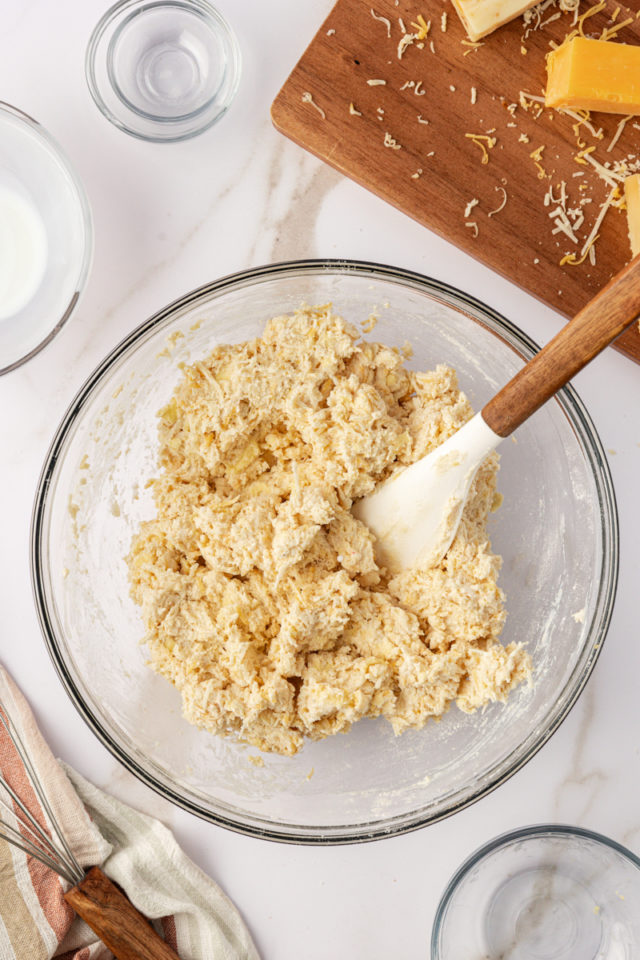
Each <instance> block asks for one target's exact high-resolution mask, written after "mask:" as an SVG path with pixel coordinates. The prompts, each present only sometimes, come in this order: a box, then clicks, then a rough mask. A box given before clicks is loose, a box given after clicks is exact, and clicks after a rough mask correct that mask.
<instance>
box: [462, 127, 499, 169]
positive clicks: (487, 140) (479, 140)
mask: <svg viewBox="0 0 640 960" xmlns="http://www.w3.org/2000/svg"><path fill="white" fill-rule="evenodd" d="M465 137H467V139H468V140H471V142H472V143H475V144H476V146H478V147H480V149H481V150H482V160H481V161H480V162H481V163H485V164H486V163H489V150H493V148H494V147H495V145H496V143H497V141H496V138H495V137H490V136H488V135H487V134H484V133H465Z"/></svg>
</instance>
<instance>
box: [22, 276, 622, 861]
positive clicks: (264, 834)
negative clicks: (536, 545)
mask: <svg viewBox="0 0 640 960" xmlns="http://www.w3.org/2000/svg"><path fill="white" fill-rule="evenodd" d="M331 272H334V273H336V274H337V275H340V276H342V275H350V274H352V275H356V276H360V277H365V278H366V277H371V278H379V279H382V280H387V281H391V282H396V283H401V284H402V285H403V286H407V285H408V286H410V287H413V288H414V289H418V290H420V291H421V292H423V293H427V294H428V295H430V296H432V297H434V298H436V299H437V298H439V299H440V300H444V302H445V304H448V305H449V306H452V307H454V309H458V310H459V311H460V312H463V313H466V314H467V316H470V317H471V319H473V321H474V322H475V323H479V324H480V325H481V326H483V327H484V328H485V329H487V330H488V331H489V332H491V333H493V334H494V335H498V336H500V337H501V339H502V340H503V342H504V343H505V344H506V345H507V346H509V347H510V348H511V349H512V350H514V352H516V353H517V354H518V355H519V356H521V357H522V355H523V352H524V355H525V356H527V355H533V354H534V353H535V352H537V351H538V350H539V347H538V346H537V344H536V343H535V341H533V340H532V339H531V338H530V337H529V336H528V335H527V334H525V333H524V332H523V331H521V330H520V329H519V328H518V327H517V326H516V325H515V324H513V323H511V321H509V320H507V319H506V318H505V317H503V316H502V314H500V313H499V312H498V311H496V310H493V309H492V308H491V307H488V306H487V305H485V304H483V303H482V302H481V301H480V300H478V299H477V298H475V297H473V296H471V295H470V294H467V293H464V292H463V291H461V290H459V289H458V288H456V287H454V286H452V285H450V284H447V283H444V282H442V281H439V280H435V279H434V278H431V277H428V276H426V275H424V274H421V273H418V272H416V271H412V270H407V269H404V268H401V267H392V266H387V265H384V264H379V263H375V262H371V261H365V260H350V259H340V258H320V259H304V260H288V261H283V262H279V263H273V264H267V265H264V266H259V267H253V268H249V269H246V270H242V271H238V272H236V273H233V274H228V275H227V276H224V277H221V278H220V279H218V280H214V281H211V282H210V283H206V284H203V285H201V286H199V287H197V288H195V289H194V290H192V291H190V292H189V293H187V294H185V295H184V296H182V297H179V298H177V299H176V300H174V301H173V302H171V303H169V304H168V305H167V306H165V307H163V308H162V309H160V310H159V311H157V312H156V313H154V314H153V315H152V316H151V317H149V318H148V319H147V320H145V321H143V322H142V323H141V324H140V325H139V326H138V327H136V328H135V329H134V330H133V331H132V332H131V333H130V334H128V335H127V336H126V337H125V338H124V339H123V340H121V341H120V343H118V344H117V345H116V346H115V347H114V348H113V349H112V350H111V351H110V352H109V353H108V354H107V356H106V357H105V358H104V359H103V360H102V361H101V363H99V364H98V366H97V367H96V368H95V369H94V370H93V372H92V373H91V374H90V375H89V377H88V378H87V379H86V380H85V382H84V384H83V385H82V386H81V387H80V389H79V390H78V392H77V394H76V396H75V397H74V399H73V400H72V401H71V403H70V405H69V407H68V409H67V411H66V413H65V414H64V416H63V418H62V420H61V422H60V424H59V426H58V428H57V430H56V432H55V434H54V436H53V439H52V441H51V443H50V446H49V449H48V451H47V454H46V456H45V459H44V463H43V467H42V471H41V474H40V478H39V481H38V485H37V489H36V495H35V499H34V505H33V511H32V518H31V531H30V566H31V582H32V588H33V593H34V601H35V606H36V612H37V615H38V620H39V623H40V627H41V630H42V633H43V636H44V640H45V644H46V647H47V650H48V652H49V656H50V657H51V660H52V662H53V665H54V668H55V670H56V672H57V673H58V676H59V678H60V680H61V682H62V684H63V686H64V688H65V690H66V692H67V695H68V696H69V698H70V699H71V702H72V703H73V704H74V706H75V708H76V710H77V711H78V712H79V713H80V715H81V716H82V717H83V719H84V721H85V723H87V725H88V726H89V728H90V729H91V730H92V731H93V733H94V734H95V735H96V736H97V738H98V739H99V740H100V741H101V742H102V743H103V745H104V746H106V747H107V749H108V750H109V751H110V752H111V753H112V754H113V756H114V757H115V758H116V759H117V760H119V762H120V763H122V764H123V765H124V766H125V767H126V768H127V769H128V770H129V771H130V772H131V773H133V774H134V775H135V776H136V777H138V779H140V780H142V782H143V783H145V784H146V785H147V786H149V787H151V788H152V789H153V790H155V791H156V792H157V793H159V794H160V795H161V796H163V797H164V798H165V799H168V800H169V801H171V802H172V803H174V804H176V805H177V806H178V807H181V808H182V809H184V810H187V811H188V812H190V813H193V814H195V815H196V816H199V817H201V818H202V819H204V820H207V821H209V822H212V823H216V824H217V825H219V826H223V827H225V828H227V829H230V830H232V831H235V832H237V833H241V834H245V835H248V836H254V837H258V838H261V839H267V840H276V841H280V842H286V843H301V844H312V845H325V846H331V845H337V844H349V843H359V842H365V841H370V840H376V839H381V838H384V837H388V836H398V835H400V834H404V833H409V832H411V831H413V830H417V829H420V828H422V827H424V826H426V825H428V824H430V823H436V822H437V821H439V820H443V819H445V818H446V817H449V816H451V815H452V814H454V813H457V812H458V811H460V810H463V809H465V808H466V807H468V806H470V805H471V804H473V803H475V802H476V801H477V800H479V799H481V798H482V797H484V796H486V795H488V794H489V793H491V792H492V791H493V790H495V789H496V788H497V787H499V786H500V785H501V784H502V783H505V782H506V781H507V780H509V779H510V778H511V777H512V776H513V775H514V774H515V773H516V772H517V771H518V770H519V769H520V768H521V767H523V766H524V765H525V764H526V763H527V762H528V761H529V760H530V759H531V758H532V757H533V756H535V754H536V753H537V752H538V750H540V749H541V747H542V746H543V745H544V744H545V743H546V742H547V740H549V738H550V737H551V736H552V735H553V733H555V731H556V730H557V729H558V727H559V726H560V724H561V723H562V721H563V720H564V719H565V718H566V716H567V715H568V714H569V712H570V710H571V708H572V707H573V706H574V704H575V702H576V700H577V699H578V698H579V696H580V694H581V692H582V690H583V689H584V687H585V685H586V683H587V680H588V679H589V677H590V675H591V672H592V670H593V668H594V666H595V664H596V662H597V660H598V657H599V656H600V653H601V651H602V646H603V643H604V640H605V638H606V634H607V630H608V627H609V623H610V620H611V615H612V611H613V605H614V600H615V595H616V587H617V580H618V565H619V534H618V517H617V508H616V500H615V493H614V488H613V482H612V478H611V473H610V470H609V466H608V463H607V460H606V457H605V455H604V449H603V447H602V443H601V441H600V438H599V436H598V434H597V432H596V430H595V427H594V425H593V423H592V421H591V418H590V417H589V414H588V413H587V411H586V409H585V407H584V404H583V403H582V401H581V400H580V398H579V396H578V394H577V393H576V391H575V389H574V388H573V387H572V386H571V385H567V386H566V387H563V388H562V390H561V391H559V393H558V394H557V395H556V397H555V401H556V402H558V403H559V404H560V405H561V407H562V410H563V413H564V415H565V416H566V418H567V420H568V421H569V424H570V425H571V427H572V429H573V430H574V431H575V432H576V433H577V435H578V437H579V438H580V439H581V441H582V443H583V445H584V449H585V455H586V459H587V460H588V462H589V465H590V467H591V472H592V475H593V478H594V482H595V484H596V489H597V494H598V500H599V503H600V517H601V528H600V533H601V536H602V541H603V558H602V571H601V577H600V583H599V585H598V594H597V599H596V606H595V613H594V617H593V620H592V622H591V624H590V628H589V634H588V637H587V640H586V641H585V643H584V644H583V646H582V650H583V651H588V656H587V659H586V662H585V663H584V664H582V665H581V664H578V665H577V666H576V668H574V673H572V675H571V682H572V683H573V686H572V688H571V690H570V694H569V695H568V696H566V690H567V687H568V686H569V684H566V685H565V688H564V690H563V696H561V697H559V698H558V699H557V700H556V704H555V707H554V709H553V710H551V711H550V713H549V714H548V715H547V721H546V722H545V725H544V728H543V729H538V730H536V731H535V732H534V733H535V735H534V733H532V734H530V736H529V737H528V738H527V739H528V740H531V741H532V742H531V743H530V745H529V747H528V748H527V750H526V752H524V753H523V755H522V756H519V757H516V759H515V760H514V759H513V753H514V752H515V751H513V750H512V751H511V753H510V754H509V755H508V756H507V757H506V758H504V759H503V760H502V761H501V763H500V768H501V770H500V772H499V773H498V774H497V775H496V774H495V773H494V775H493V778H492V779H490V780H489V781H488V782H485V783H482V784H480V785H477V786H476V788H475V789H474V790H473V791H472V792H471V793H470V794H469V795H468V796H466V797H463V798H459V799H458V800H456V801H454V802H453V803H450V805H449V806H447V808H446V809H444V810H440V811H436V812H435V813H433V812H432V813H426V812H425V811H420V810H418V811H413V812H410V813H403V814H398V815H396V816H394V817H391V818H387V819H386V820H375V821H371V822H369V823H362V824H357V825H353V824H352V825H349V824H338V825H331V826H328V827H308V826H301V825H300V824H291V823H287V822H284V821H272V822H271V824H270V823H269V822H268V821H263V820H261V818H260V817H259V816H258V815H254V814H248V813H243V814H242V819H239V818H237V817H236V818H235V819H234V818H233V817H232V816H227V815H225V814H224V813H222V812H215V811H212V810H210V809H207V808H205V807H204V806H203V805H202V804H200V803H198V802H197V801H196V800H193V799H189V798H188V797H186V796H183V795H182V794H181V793H180V788H179V787H176V786H174V785H169V784H168V783H167V782H163V780H162V779H161V778H160V777H158V776H156V775H154V772H153V771H152V769H151V767H152V763H151V761H147V767H146V768H145V767H143V766H142V765H141V764H140V763H139V762H138V760H137V759H135V758H134V757H133V756H130V755H129V753H127V751H126V749H125V748H124V747H123V746H121V745H120V744H119V743H117V742H116V741H115V740H114V738H113V737H112V736H111V735H110V733H109V732H108V731H107V730H105V729H104V728H103V726H102V725H101V724H100V722H99V720H98V719H97V718H96V716H95V715H94V714H93V712H92V710H91V709H90V706H89V705H88V704H87V703H86V702H85V698H84V695H83V692H82V689H79V688H78V685H77V684H76V682H75V680H74V678H73V677H72V676H71V673H70V671H69V669H68V668H67V665H66V662H65V657H64V653H63V651H62V645H61V644H60V643H59V642H58V639H57V636H56V632H55V630H54V628H53V625H52V618H51V616H50V613H49V609H48V605H47V599H46V589H45V585H44V573H45V569H46V565H45V564H43V562H42V561H43V557H42V552H41V549H40V548H41V545H42V542H43V524H44V519H45V514H46V512H47V507H48V492H49V490H50V487H51V480H52V477H53V474H54V473H55V469H56V464H57V461H58V459H59V457H60V454H61V452H62V451H63V448H64V445H65V441H66V439H67V437H68V435H69V433H70V432H71V430H72V428H73V425H74V423H75V421H76V419H77V418H78V417H79V416H80V415H81V413H82V410H83V407H84V404H85V401H86V400H87V399H88V398H89V397H90V396H91V394H92V392H93V390H94V388H95V387H97V386H98V385H99V384H100V382H101V380H102V378H103V376H104V375H105V374H107V373H108V372H109V371H110V370H111V368H112V367H114V366H115V365H116V364H117V362H118V361H119V360H120V358H121V357H123V356H124V355H125V354H126V353H127V352H128V351H129V350H130V349H132V348H135V347H136V346H137V345H138V343H139V342H141V341H144V340H145V339H146V337H147V335H151V334H152V333H153V332H154V331H155V329H156V328H157V327H160V326H161V325H162V324H163V323H164V322H165V321H168V320H170V319H171V318H172V316H173V314H174V313H175V312H176V311H178V310H183V309H185V308H187V307H189V306H193V305H195V304H197V303H198V301H200V300H203V301H206V302H207V303H210V302H211V297H212V295H215V296H219V295H221V294H222V293H224V292H225V291H226V290H229V289H231V290H236V289H242V288H243V287H245V286H253V285H254V284H256V283H259V282H263V281H269V280H272V279H274V278H277V277H280V276H285V277H294V276H303V275H313V274H315V273H320V274H323V273H324V274H326V273H331ZM576 670H579V671H580V672H579V673H578V676H577V677H576V676H575V672H576ZM558 702H560V707H559V708H558ZM525 742H526V741H525ZM521 748H522V742H521V743H520V745H519V746H518V747H516V748H515V750H516V751H517V750H519V749H521ZM145 759H146V758H145ZM216 803H217V806H218V808H220V807H222V806H224V805H223V804H222V803H221V802H216ZM420 814H422V815H420ZM283 831H286V832H283ZM349 831H351V832H349Z"/></svg>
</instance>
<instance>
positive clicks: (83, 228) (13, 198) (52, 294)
mask: <svg viewBox="0 0 640 960" xmlns="http://www.w3.org/2000/svg"><path fill="white" fill-rule="evenodd" d="M0 145H1V151H0V373H8V372H9V371H10V370H13V369H15V367H18V366H19V365H20V364H21V363H24V362H25V361H26V360H28V359H29V358H30V357H32V356H33V355H34V354H36V353H37V352H38V351H39V350H41V349H42V348H43V347H44V346H45V344H47V343H49V341H50V340H51V338H52V337H53V336H55V334H56V333H57V332H58V330H59V329H60V328H61V327H62V325H63V324H64V323H65V321H66V320H68V318H69V317H70V316H71V313H72V312H73V310H74V308H75V306H76V304H77V302H78V298H79V296H80V292H81V291H82V289H83V287H84V284H85V281H86V278H87V274H88V272H89V265H90V263H91V252H92V249H93V234H92V227H91V213H90V211H89V204H88V202H87V198H86V195H85V192H84V188H83V186H82V184H81V183H80V181H79V180H78V178H77V176H76V174H75V173H74V172H73V170H72V168H71V166H70V164H69V161H68V160H67V158H66V157H65V155H64V154H63V152H62V150H61V149H60V147H59V146H58V144H57V143H56V142H55V140H54V139H53V137H51V136H50V135H49V134H48V133H47V132H46V130H45V129H44V127H42V126H40V124H39V123H37V122H36V121H35V120H33V119H32V118H31V117H29V116H28V115H27V114H26V113H23V112H22V111H21V110H18V109H17V108H16V107H12V106H10V105H9V104H8V103H2V102H0Z"/></svg>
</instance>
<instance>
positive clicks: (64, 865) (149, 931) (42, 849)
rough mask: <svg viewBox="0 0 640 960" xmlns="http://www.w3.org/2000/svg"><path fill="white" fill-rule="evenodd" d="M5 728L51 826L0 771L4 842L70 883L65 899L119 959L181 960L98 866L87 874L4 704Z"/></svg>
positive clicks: (0, 822)
mask: <svg viewBox="0 0 640 960" xmlns="http://www.w3.org/2000/svg"><path fill="white" fill-rule="evenodd" d="M0 723H1V724H2V727H3V728H4V731H5V732H6V734H7V735H8V737H9V739H10V741H11V743H12V744H13V746H14V747H15V750H16V752H17V754H18V756H19V758H20V761H21V763H22V764H23V766H24V769H25V772H26V774H27V777H28V779H29V783H30V785H31V787H32V788H33V791H34V793H35V795H36V797H37V799H38V802H39V803H40V806H41V808H42V810H43V811H44V814H45V817H46V820H47V821H48V825H49V830H47V828H46V827H44V826H42V825H41V824H40V823H39V822H38V820H37V819H36V818H35V816H34V815H33V814H32V813H31V812H30V810H29V809H28V807H27V805H26V803H25V802H24V800H23V799H21V798H20V797H19V796H18V794H17V793H16V791H15V790H14V789H13V787H12V786H11V784H9V783H8V782H7V780H6V779H5V777H4V776H3V775H2V773H1V772H0V838H2V839H3V840H6V841H7V842H8V843H10V844H13V846H15V847H18V849H20V850H22V851H23V853H25V854H27V856H29V857H33V858H34V859H36V860H39V861H40V863H42V864H43V865H44V866H46V867H49V868H50V869H51V870H54V871H55V872H56V873H57V874H58V875H59V876H60V877H62V878H63V879H64V880H66V881H67V882H68V883H70V884H71V889H70V890H68V891H67V892H66V893H65V894H64V898H65V900H66V901H67V903H68V904H69V905H70V906H71V907H72V909H73V910H75V912H76V913H77V914H78V915H79V916H80V917H82V919H83V920H84V921H85V922H86V923H87V924H88V925H89V926H90V927H91V929H92V930H93V931H94V932H95V933H96V934H97V935H98V936H99V937H100V939H101V940H102V941H103V943H105V944H106V946H107V947H108V948H109V949H110V950H111V952H112V953H113V954H114V956H115V957H116V958H117V960H179V957H178V955H177V953H176V952H175V951H174V950H172V949H171V947H169V946H168V944H166V943H165V941H164V940H163V939H162V938H161V937H160V936H159V935H158V934H157V933H156V932H155V930H154V929H153V927H152V926H151V924H150V923H149V921H148V920H147V919H146V918H145V917H143V916H142V914H141V913H139V912H138V910H136V908H135V907H134V906H133V904H132V903H131V901H130V900H129V899H128V898H127V897H126V895H125V894H124V893H123V892H122V890H120V888H119V887H117V886H116V885H115V884H114V883H113V882H112V881H111V880H109V878H108V877H107V876H106V875H105V874H104V873H103V872H102V870H100V869H99V867H92V868H91V869H90V870H89V871H88V872H85V871H84V870H83V868H82V867H81V866H80V864H79V863H78V861H77V859H76V857H75V856H74V854H73V851H72V850H71V848H70V846H69V844H68V842H67V840H66V838H65V836H64V834H63V832H62V830H61V829H60V827H59V825H58V823H57V822H56V818H55V815H54V813H53V810H52V808H51V804H50V803H49V801H48V799H47V796H46V793H45V791H44V789H43V786H42V784H41V783H40V781H39V779H38V775H37V773H36V771H35V769H34V766H33V764H32V762H31V760H30V758H29V755H28V753H27V750H26V749H25V746H24V743H23V741H22V739H21V737H20V734H19V733H18V731H17V729H16V727H15V724H14V723H13V722H12V720H11V718H10V717H9V715H8V713H7V711H6V710H5V708H4V705H3V704H2V702H1V701H0ZM0 733H2V730H0Z"/></svg>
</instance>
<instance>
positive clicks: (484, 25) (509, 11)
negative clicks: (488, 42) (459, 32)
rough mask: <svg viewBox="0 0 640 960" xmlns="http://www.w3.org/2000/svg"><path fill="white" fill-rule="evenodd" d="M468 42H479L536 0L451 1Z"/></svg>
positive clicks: (532, 5) (517, 15) (527, 8)
mask: <svg viewBox="0 0 640 960" xmlns="http://www.w3.org/2000/svg"><path fill="white" fill-rule="evenodd" d="M452 2H453V6H454V8H455V10H456V13H457V14H458V16H459V17H460V19H461V20H462V24H463V26H464V28H465V30H466V31H467V36H468V37H469V40H474V41H475V40H481V39H482V37H486V36H487V34H489V33H493V31H494V30H497V29H498V27H501V26H502V25H503V24H505V23H508V22H509V21H510V20H515V18H516V17H519V16H521V15H522V14H523V13H524V12H525V10H529V9H530V8H531V7H534V6H535V5H536V3H537V0H452Z"/></svg>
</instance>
